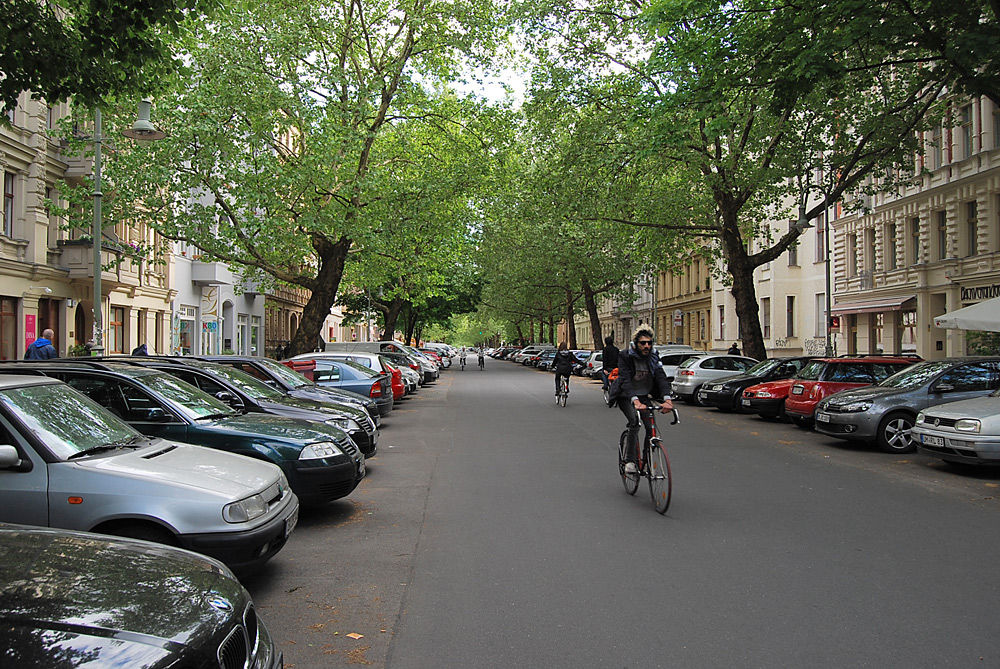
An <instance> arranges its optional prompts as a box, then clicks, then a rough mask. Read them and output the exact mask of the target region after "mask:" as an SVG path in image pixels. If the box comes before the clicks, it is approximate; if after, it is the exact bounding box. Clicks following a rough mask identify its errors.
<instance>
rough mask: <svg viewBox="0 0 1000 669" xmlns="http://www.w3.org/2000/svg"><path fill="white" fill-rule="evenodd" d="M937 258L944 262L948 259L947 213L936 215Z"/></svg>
mask: <svg viewBox="0 0 1000 669" xmlns="http://www.w3.org/2000/svg"><path fill="white" fill-rule="evenodd" d="M937 257H938V260H944V259H945V258H947V257H948V212H946V211H939V212H938V213H937Z"/></svg>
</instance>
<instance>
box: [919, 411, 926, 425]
mask: <svg viewBox="0 0 1000 669" xmlns="http://www.w3.org/2000/svg"><path fill="white" fill-rule="evenodd" d="M924 418H925V416H924V412H923V411H921V412H920V413H918V414H917V423H923V422H924Z"/></svg>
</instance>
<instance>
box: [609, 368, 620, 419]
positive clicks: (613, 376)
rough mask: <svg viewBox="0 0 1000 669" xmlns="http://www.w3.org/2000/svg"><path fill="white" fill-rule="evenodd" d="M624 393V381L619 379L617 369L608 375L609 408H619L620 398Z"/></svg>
mask: <svg viewBox="0 0 1000 669" xmlns="http://www.w3.org/2000/svg"><path fill="white" fill-rule="evenodd" d="M621 392H622V381H621V379H619V378H618V368H617V367H615V368H614V369H612V370H611V372H610V373H609V374H608V408H609V409H613V408H615V407H616V406H618V396H619V395H620V394H621Z"/></svg>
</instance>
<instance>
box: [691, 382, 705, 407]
mask: <svg viewBox="0 0 1000 669" xmlns="http://www.w3.org/2000/svg"><path fill="white" fill-rule="evenodd" d="M699 390H701V386H697V387H695V389H694V392H693V393H691V404H693V405H695V406H696V407H703V406H705V403H704V402H702V401H701V400H700V399H698V391H699Z"/></svg>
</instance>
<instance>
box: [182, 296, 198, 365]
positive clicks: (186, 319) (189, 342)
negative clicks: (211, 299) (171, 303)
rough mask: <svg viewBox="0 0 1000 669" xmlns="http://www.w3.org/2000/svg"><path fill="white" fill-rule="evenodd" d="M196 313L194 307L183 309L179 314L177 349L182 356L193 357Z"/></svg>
mask: <svg viewBox="0 0 1000 669" xmlns="http://www.w3.org/2000/svg"><path fill="white" fill-rule="evenodd" d="M196 313H197V312H196V311H195V308H194V307H181V308H180V311H179V312H178V313H177V336H178V338H177V347H178V349H179V350H178V351H177V352H178V353H180V354H181V355H191V354H192V353H194V350H193V348H192V347H193V346H194V325H195V314H196Z"/></svg>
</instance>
